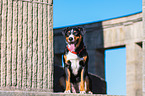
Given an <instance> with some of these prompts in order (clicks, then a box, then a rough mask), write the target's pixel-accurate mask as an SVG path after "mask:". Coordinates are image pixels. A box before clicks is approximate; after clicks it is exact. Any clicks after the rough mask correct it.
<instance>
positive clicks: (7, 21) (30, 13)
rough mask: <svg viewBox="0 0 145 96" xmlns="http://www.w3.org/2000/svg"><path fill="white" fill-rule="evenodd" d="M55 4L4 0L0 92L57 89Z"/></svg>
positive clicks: (1, 3) (45, 0) (0, 26)
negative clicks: (54, 46)
mask: <svg viewBox="0 0 145 96" xmlns="http://www.w3.org/2000/svg"><path fill="white" fill-rule="evenodd" d="M29 1H31V2H29ZM52 3H53V2H52V0H0V44H1V45H0V51H1V54H0V57H1V58H0V62H1V63H0V89H2V90H13V89H18V90H38V91H52V90H53V83H52V82H53V17H52V16H53V5H52Z"/></svg>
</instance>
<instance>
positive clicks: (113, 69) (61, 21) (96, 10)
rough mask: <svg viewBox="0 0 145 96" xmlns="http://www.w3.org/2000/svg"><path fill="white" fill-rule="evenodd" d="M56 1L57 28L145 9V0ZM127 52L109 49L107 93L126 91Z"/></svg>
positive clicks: (107, 54)
mask: <svg viewBox="0 0 145 96" xmlns="http://www.w3.org/2000/svg"><path fill="white" fill-rule="evenodd" d="M53 2H54V13H53V20H54V28H60V27H65V26H70V25H71V26H72V25H79V24H86V23H91V22H97V21H104V20H108V19H112V18H116V17H122V16H126V15H129V14H133V13H137V12H141V11H142V0H54V1H53ZM125 53H126V49H125V48H119V49H111V50H106V51H105V69H106V81H107V94H111V95H125V94H126V76H125V72H126V60H125V59H126V55H125ZM117 62H119V63H117ZM118 76H119V77H118Z"/></svg>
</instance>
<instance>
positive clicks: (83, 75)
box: [80, 67, 86, 94]
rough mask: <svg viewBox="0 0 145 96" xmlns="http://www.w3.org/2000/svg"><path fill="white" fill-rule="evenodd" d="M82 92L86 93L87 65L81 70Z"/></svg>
mask: <svg viewBox="0 0 145 96" xmlns="http://www.w3.org/2000/svg"><path fill="white" fill-rule="evenodd" d="M80 93H81V94H85V93H86V91H85V67H83V68H82V71H81V83H80Z"/></svg>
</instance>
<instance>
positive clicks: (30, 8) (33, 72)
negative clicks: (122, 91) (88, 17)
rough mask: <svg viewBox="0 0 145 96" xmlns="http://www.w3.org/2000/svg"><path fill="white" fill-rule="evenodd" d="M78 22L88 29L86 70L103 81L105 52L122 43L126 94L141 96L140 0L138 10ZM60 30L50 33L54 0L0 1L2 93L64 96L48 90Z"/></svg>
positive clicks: (144, 26)
mask: <svg viewBox="0 0 145 96" xmlns="http://www.w3.org/2000/svg"><path fill="white" fill-rule="evenodd" d="M77 26H82V27H84V28H85V29H86V31H87V33H86V35H85V37H84V42H85V43H86V46H87V50H88V53H89V58H90V60H89V72H91V73H94V74H96V75H98V76H99V77H100V78H103V79H105V69H104V63H105V62H104V50H106V49H111V48H118V47H126V57H127V58H126V61H127V62H126V68H127V69H126V70H127V71H126V77H127V80H126V83H127V85H126V86H127V96H145V0H143V12H142V13H137V14H133V15H129V16H125V17H121V18H115V19H111V20H106V21H101V22H94V23H88V24H82V25H77ZM62 29H63V28H57V29H54V32H53V0H0V95H1V96H3V95H14V96H15V95H17V96H19V95H28V96H29V95H30V96H31V95H37V96H38V95H39V96H41V95H44V96H47V95H54V96H55V95H56V96H58V95H60V96H67V95H66V94H62V95H61V94H59V93H57V94H53V93H52V92H53V85H54V82H53V80H54V79H53V78H55V77H53V75H54V73H53V72H54V70H53V68H54V63H55V64H58V65H61V55H62V53H63V51H64V47H65V40H64V37H63V36H62V35H61V30H62ZM53 33H54V35H53ZM53 39H54V42H53ZM53 44H54V46H53ZM53 47H54V50H53ZM53 57H55V60H54V59H53ZM54 61H55V62H54ZM103 84H104V83H103ZM99 86H101V85H99ZM103 90H106V89H103ZM71 95H74V94H71ZM75 95H76V94H75ZM69 96H70V94H69ZM90 96H91V95H90ZM96 96H97V95H96ZM99 96H103V95H99ZM104 96H106V95H104Z"/></svg>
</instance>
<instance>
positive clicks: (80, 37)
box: [75, 35, 82, 48]
mask: <svg viewBox="0 0 145 96" xmlns="http://www.w3.org/2000/svg"><path fill="white" fill-rule="evenodd" d="M75 39H76V40H77V39H79V42H78V43H77V44H76V48H77V47H79V45H80V43H81V41H82V36H81V35H80V36H78V37H75Z"/></svg>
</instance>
